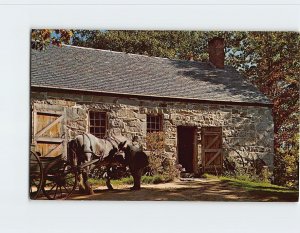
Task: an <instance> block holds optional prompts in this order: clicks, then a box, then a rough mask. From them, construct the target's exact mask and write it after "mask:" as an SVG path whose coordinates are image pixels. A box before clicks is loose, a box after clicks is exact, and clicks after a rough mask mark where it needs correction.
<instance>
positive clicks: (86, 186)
mask: <svg viewBox="0 0 300 233" xmlns="http://www.w3.org/2000/svg"><path fill="white" fill-rule="evenodd" d="M82 178H83V185H84V189H85V193H86V194H88V195H93V194H94V191H93V189H92V187H91V185H90V184H89V182H88V171H84V172H82Z"/></svg>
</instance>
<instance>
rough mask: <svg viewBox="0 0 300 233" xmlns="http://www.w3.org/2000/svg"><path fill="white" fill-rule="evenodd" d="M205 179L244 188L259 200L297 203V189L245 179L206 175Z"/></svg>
mask: <svg viewBox="0 0 300 233" xmlns="http://www.w3.org/2000/svg"><path fill="white" fill-rule="evenodd" d="M203 177H205V178H209V179H219V180H220V181H221V182H222V183H226V184H228V185H231V186H235V187H239V188H242V189H243V190H245V191H247V192H248V193H249V194H250V195H254V196H257V198H268V197H269V198H270V199H273V200H281V201H297V200H298V196H299V191H298V190H295V189H289V188H287V187H283V186H279V185H274V184H271V183H268V182H262V181H251V180H249V179H245V177H236V178H233V177H226V176H218V177H217V176H213V175H209V174H204V176H203Z"/></svg>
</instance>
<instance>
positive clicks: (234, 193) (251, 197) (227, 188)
mask: <svg viewBox="0 0 300 233" xmlns="http://www.w3.org/2000/svg"><path fill="white" fill-rule="evenodd" d="M70 199H73V200H122V201H123V200H128V201H144V200H151V201H185V200H188V201H297V200H298V193H297V192H293V193H280V192H275V191H272V190H269V189H268V190H264V189H262V190H245V189H243V188H242V187H236V186H234V185H230V184H229V182H226V181H220V180H206V179H199V180H195V181H177V182H172V183H166V184H156V185H144V186H143V188H142V189H141V190H139V191H131V190H129V186H118V187H115V189H114V190H107V189H105V187H100V188H99V189H96V190H95V194H94V195H88V196H83V195H80V194H78V193H75V194H74V195H72V197H71V198H70Z"/></svg>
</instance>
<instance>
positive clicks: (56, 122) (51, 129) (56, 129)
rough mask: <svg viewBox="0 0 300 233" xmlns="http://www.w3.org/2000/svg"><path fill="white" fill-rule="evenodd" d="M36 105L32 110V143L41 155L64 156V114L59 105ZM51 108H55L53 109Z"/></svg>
mask: <svg viewBox="0 0 300 233" xmlns="http://www.w3.org/2000/svg"><path fill="white" fill-rule="evenodd" d="M54 107H55V106H52V105H49V106H47V105H38V104H36V105H35V106H34V110H33V137H32V139H33V144H34V145H35V151H36V152H39V153H40V154H41V156H42V157H56V156H58V155H61V154H62V155H63V157H66V152H67V145H66V143H67V140H65V136H66V134H65V130H64V124H65V114H64V109H63V108H62V107H60V106H57V107H56V108H54ZM53 108H54V109H55V110H53Z"/></svg>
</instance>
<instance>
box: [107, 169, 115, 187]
mask: <svg viewBox="0 0 300 233" xmlns="http://www.w3.org/2000/svg"><path fill="white" fill-rule="evenodd" d="M110 168H111V167H108V168H107V170H106V172H107V177H106V186H107V188H108V189H109V190H113V189H114V188H113V186H112V185H111V183H110V175H111V172H110Z"/></svg>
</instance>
